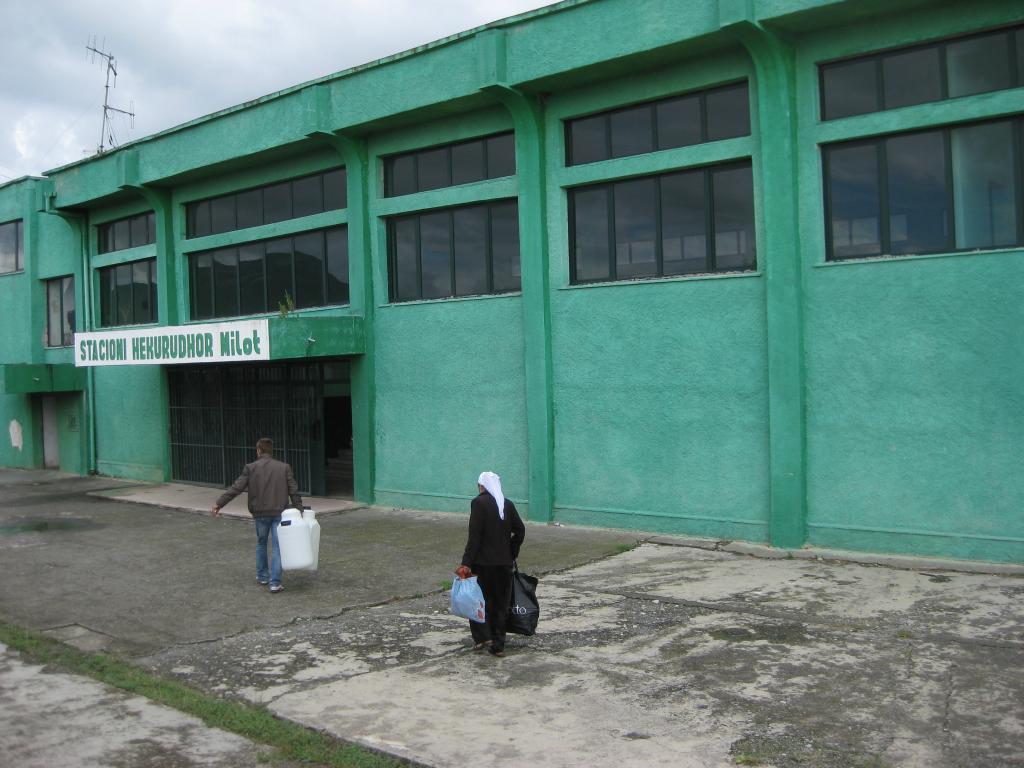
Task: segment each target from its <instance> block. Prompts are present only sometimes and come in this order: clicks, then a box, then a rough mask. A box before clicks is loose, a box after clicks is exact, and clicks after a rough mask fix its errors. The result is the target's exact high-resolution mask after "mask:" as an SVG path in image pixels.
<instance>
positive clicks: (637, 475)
mask: <svg viewBox="0 0 1024 768" xmlns="http://www.w3.org/2000/svg"><path fill="white" fill-rule="evenodd" d="M196 87H202V85H201V84H196ZM0 308H2V311H3V321H2V322H3V328H4V330H3V333H0V365H2V373H0V418H2V424H3V429H4V432H3V435H2V439H0V465H5V466H11V467H42V466H53V467H59V468H61V469H63V470H66V471H70V472H78V473H82V474H86V473H92V472H97V473H101V474H104V475H111V476H115V477H124V478H135V479H140V480H148V481H166V480H180V481H185V482H197V483H208V484H211V485H222V484H224V483H225V482H226V481H229V480H230V479H232V478H233V477H234V476H235V474H236V473H237V471H238V470H239V468H240V466H241V464H242V463H243V461H245V460H247V459H249V458H250V457H251V455H252V446H253V445H254V444H255V441H256V439H257V438H258V437H260V436H262V435H269V436H270V437H272V438H274V440H275V442H276V443H277V445H278V446H279V447H282V448H283V449H284V454H285V458H286V459H288V460H289V461H290V462H291V463H292V464H293V465H294V466H295V468H296V472H297V474H298V476H299V477H300V484H301V485H302V486H303V487H304V489H305V490H307V491H311V492H314V493H320V494H322V493H330V494H341V495H345V494H351V495H353V496H354V498H356V499H359V500H363V501H367V502H375V503H378V504H386V505H394V506H400V507H415V508H426V509H439V510H452V511H462V510H466V509H467V508H468V504H467V500H468V498H469V497H470V496H471V495H472V494H473V493H475V486H474V481H475V478H476V474H477V473H478V472H480V471H481V470H483V469H493V470H495V471H497V472H499V473H500V474H501V475H502V476H503V478H504V482H505V486H506V492H507V493H508V495H509V496H510V497H511V498H513V499H514V500H515V501H516V503H517V504H519V505H521V507H520V508H521V509H523V510H524V511H525V512H526V513H527V514H528V516H529V518H530V519H532V520H534V521H545V520H547V521H559V522H563V523H566V524H588V525H605V526H616V527H626V528H636V529H643V530H649V531H663V532H670V533H679V534H688V535H695V536H707V537H719V538H728V539H742V540H749V541H756V542H768V543H770V544H772V545H774V546H778V547H784V548H796V547H801V546H805V545H811V546H819V547H840V548H845V549H856V550H867V551H874V552H898V553H912V554H921V555H940V556H947V557H954V558H967V559H980V560H989V561H1003V562H1024V471H1022V467H1024V7H1022V6H1021V5H1020V4H1019V3H1012V2H995V1H985V0H979V1H978V2H972V3H962V2H935V1H931V2H925V1H923V0H887V2H884V3H883V2H877V1H876V0H849V1H848V2H834V1H832V0H706V1H705V2H689V1H687V0H592V1H581V0H568V1H567V2H563V3H559V4H557V5H553V6H550V7H547V8H544V9H542V10H539V11H535V12H532V13H527V14H523V15H521V16H517V17H514V18H511V19H507V20H504V21H500V22H497V23H494V24H489V25H487V26H486V27H482V28H479V29H475V30H471V31H469V32H466V33H463V34H459V35H455V36H452V37H450V38H446V39H444V40H440V41H438V42H436V43H433V44H431V45H428V46H424V47H422V48H419V49H416V50H414V51H409V52H406V53H402V54H398V55H395V56H393V57H390V58H387V59H383V60H381V61H377V62H374V63H372V64H369V65H366V66H361V67H356V68H354V69H351V70H347V71H344V72H340V73H337V74H333V75H329V76H327V77H324V78H322V79H320V80H316V81H313V82H310V83H305V84H302V85H298V86H295V87H294V88H290V89H287V90H284V91H281V92H278V93H274V94H271V95H269V96H266V97H264V98H262V99H258V100H256V101H254V102H250V103H247V104H245V105H242V106H239V107H235V108H232V109H226V110H224V111H222V112H218V113H216V114H213V115H210V116H208V117H204V118H201V119H199V120H195V121H193V122H190V123H187V124H185V125H181V126H178V127H175V128H172V129H170V130H167V131H164V132H162V133H159V134H157V135H154V136H150V137H148V138H145V139H141V140H139V141H135V142H133V143H131V144H128V145H125V146H122V147H120V148H118V149H117V150H116V151H111V152H108V153H106V154H103V155H100V156H96V157H92V158H89V159H87V160H83V161H81V162H76V163H73V164H70V165H67V166H64V167H62V168H57V169H55V170H53V171H50V172H49V173H47V174H46V175H45V176H44V177H43V178H25V179H19V180H16V181H12V182H10V183H7V184H4V185H3V186H0Z"/></svg>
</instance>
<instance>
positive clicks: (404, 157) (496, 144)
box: [382, 131, 516, 197]
mask: <svg viewBox="0 0 1024 768" xmlns="http://www.w3.org/2000/svg"><path fill="white" fill-rule="evenodd" d="M474 149H478V151H479V153H480V158H479V159H480V174H479V177H478V178H466V179H464V180H462V181H456V176H457V173H456V171H457V165H458V161H457V159H456V153H457V152H470V151H473V150H474ZM503 151H508V152H509V156H508V158H505V157H504V156H503V155H501V154H500V153H501V152H503ZM382 160H383V161H384V197H402V196H404V195H415V194H418V193H420V192H428V191H432V190H435V189H447V188H449V187H458V186H462V185H463V184H473V183H477V182H481V181H490V180H492V179H503V178H508V177H511V176H514V175H515V174H516V151H515V134H514V133H513V132H512V131H501V132H500V133H492V134H488V135H486V136H480V137H477V138H473V139H467V140H465V141H455V142H451V143H449V144H438V145H436V146H432V147H424V148H421V149H416V150H413V151H411V152H400V153H397V154H394V155H386V156H384V157H383V158H382ZM429 162H434V163H438V162H440V163H443V174H444V176H445V180H443V181H442V182H441V183H436V184H435V183H425V182H423V180H422V178H421V177H422V176H423V175H424V166H426V165H427V164H428V163H429ZM399 164H406V165H408V169H407V170H406V171H405V172H406V173H411V184H412V188H411V189H406V187H405V185H401V186H400V188H399V189H396V187H397V186H399V185H398V184H397V182H396V178H395V177H396V171H397V170H398V169H399ZM435 170H436V169H435Z"/></svg>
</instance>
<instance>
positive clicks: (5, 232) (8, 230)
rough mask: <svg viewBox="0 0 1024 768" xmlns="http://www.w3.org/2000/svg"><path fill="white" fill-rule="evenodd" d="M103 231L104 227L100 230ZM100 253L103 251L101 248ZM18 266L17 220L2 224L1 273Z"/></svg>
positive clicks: (0, 237) (13, 269)
mask: <svg viewBox="0 0 1024 768" xmlns="http://www.w3.org/2000/svg"><path fill="white" fill-rule="evenodd" d="M100 231H101V232H102V229H101V230H100ZM100 253H103V251H102V250H101V251H100ZM17 268H18V225H17V223H16V222H12V223H10V224H3V225H0V273H3V272H14V271H15V270H17Z"/></svg>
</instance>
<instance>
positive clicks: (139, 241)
mask: <svg viewBox="0 0 1024 768" xmlns="http://www.w3.org/2000/svg"><path fill="white" fill-rule="evenodd" d="M155 242H156V214H155V213H153V211H147V212H145V213H138V214H135V215H134V216H125V217H124V218H121V219H116V220H114V221H108V222H105V223H103V224H97V225H96V252H97V253H98V254H104V253H114V252H115V251H124V250H127V249H128V248H138V247H139V246H143V245H152V244H153V243H155Z"/></svg>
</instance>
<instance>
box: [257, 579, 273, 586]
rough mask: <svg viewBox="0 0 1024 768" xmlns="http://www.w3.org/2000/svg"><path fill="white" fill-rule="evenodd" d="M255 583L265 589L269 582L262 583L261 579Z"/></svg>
mask: <svg viewBox="0 0 1024 768" xmlns="http://www.w3.org/2000/svg"><path fill="white" fill-rule="evenodd" d="M256 583H257V584H259V585H260V586H261V587H265V586H267V584H269V583H270V582H269V581H264V580H263V579H256Z"/></svg>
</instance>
